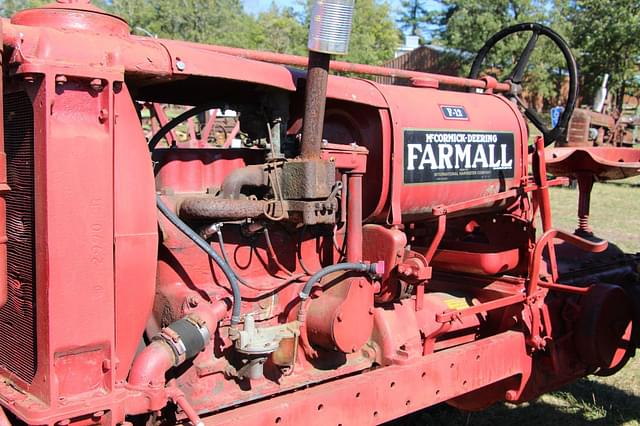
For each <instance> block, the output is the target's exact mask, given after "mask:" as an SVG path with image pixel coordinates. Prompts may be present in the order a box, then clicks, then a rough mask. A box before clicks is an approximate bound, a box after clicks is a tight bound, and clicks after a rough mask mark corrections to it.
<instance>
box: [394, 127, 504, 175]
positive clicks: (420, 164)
mask: <svg viewBox="0 0 640 426" xmlns="http://www.w3.org/2000/svg"><path fill="white" fill-rule="evenodd" d="M514 145H515V138H514V135H513V133H509V132H490V131H464V130H459V131H446V130H416V129H406V130H405V131H404V183H405V184H421V183H432V182H451V181H473V180H488V179H500V180H503V179H508V178H513V176H514V152H515V149H514Z"/></svg>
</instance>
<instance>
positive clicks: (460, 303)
mask: <svg viewBox="0 0 640 426" xmlns="http://www.w3.org/2000/svg"><path fill="white" fill-rule="evenodd" d="M444 303H445V305H447V307H448V308H449V309H455V310H456V311H459V310H461V309H465V308H468V307H469V306H471V305H469V303H467V301H466V300H465V299H445V300H444Z"/></svg>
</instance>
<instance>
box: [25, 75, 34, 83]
mask: <svg viewBox="0 0 640 426" xmlns="http://www.w3.org/2000/svg"><path fill="white" fill-rule="evenodd" d="M22 78H23V79H24V81H25V82H27V83H33V82H34V81H36V79H35V77H34V76H33V75H31V74H25V76H24V77H22Z"/></svg>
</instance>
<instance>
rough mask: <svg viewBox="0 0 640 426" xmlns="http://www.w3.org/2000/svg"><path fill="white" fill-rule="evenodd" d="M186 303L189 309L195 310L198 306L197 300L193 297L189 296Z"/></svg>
mask: <svg viewBox="0 0 640 426" xmlns="http://www.w3.org/2000/svg"><path fill="white" fill-rule="evenodd" d="M187 303H189V307H191V308H195V307H197V306H198V299H197V298H196V297H195V296H190V297H189V299H188V300H187Z"/></svg>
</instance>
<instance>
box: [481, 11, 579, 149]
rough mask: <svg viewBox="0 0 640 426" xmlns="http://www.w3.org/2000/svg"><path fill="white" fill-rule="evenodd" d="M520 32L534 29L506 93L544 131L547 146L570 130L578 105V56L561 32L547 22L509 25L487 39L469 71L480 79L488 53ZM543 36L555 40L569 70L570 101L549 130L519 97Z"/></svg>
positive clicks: (510, 78) (568, 100) (568, 99)
mask: <svg viewBox="0 0 640 426" xmlns="http://www.w3.org/2000/svg"><path fill="white" fill-rule="evenodd" d="M520 32H531V33H532V34H531V38H529V41H528V42H527V46H526V47H525V48H524V50H523V51H522V53H521V54H520V57H519V58H518V62H517V63H516V66H515V68H514V69H513V70H512V71H511V73H510V74H509V75H508V76H507V78H506V81H508V82H509V83H511V91H510V92H509V93H508V94H507V96H509V97H512V98H514V99H515V100H516V102H517V103H518V105H519V106H520V107H521V108H523V109H524V115H525V116H526V117H527V118H528V119H529V120H530V121H531V123H533V125H534V126H535V127H536V128H537V129H538V130H540V132H542V135H543V136H544V146H548V145H550V144H552V143H553V142H555V141H556V140H557V139H558V138H559V137H560V136H561V135H562V134H563V133H564V132H565V130H566V129H567V125H568V124H569V120H570V119H571V114H573V110H574V109H575V107H576V101H577V99H578V66H577V65H576V59H575V58H574V57H573V54H572V53H571V49H570V48H569V45H568V44H567V42H566V41H564V39H563V38H562V37H560V35H559V34H558V33H556V32H555V31H553V30H552V29H551V28H549V27H545V26H544V25H540V24H535V23H525V24H516V25H513V26H511V27H507V28H505V29H503V30H501V31H498V32H497V33H495V34H494V35H493V36H492V37H491V38H490V39H489V40H487V42H486V43H485V44H484V46H482V49H480V51H479V52H478V55H477V56H476V58H475V59H474V61H473V65H472V66H471V72H470V73H469V77H470V78H478V76H479V74H480V70H481V66H482V63H483V62H484V60H485V58H486V57H487V53H489V51H490V50H491V49H492V48H493V47H494V46H495V45H496V44H497V43H498V42H499V41H500V40H502V39H504V38H506V37H507V36H509V35H511V34H514V33H520ZM541 35H543V36H546V37H548V38H550V39H551V41H553V43H554V44H555V45H556V46H557V47H558V49H560V51H561V52H562V55H563V56H564V59H565V62H566V65H567V69H568V71H569V96H568V97H567V103H566V104H565V106H564V111H563V113H562V115H561V116H560V120H558V124H556V126H555V127H554V128H552V129H549V128H548V127H547V126H546V125H545V124H544V122H543V121H542V119H541V118H540V116H539V115H538V114H537V113H536V111H535V110H534V109H533V108H531V107H527V106H525V105H524V102H523V101H522V100H521V99H520V97H519V96H518V95H520V94H521V93H522V81H523V79H524V74H525V71H526V69H527V65H528V64H529V59H530V57H531V53H532V52H533V49H535V47H536V43H537V42H538V38H539V37H540V36H541ZM531 152H533V147H532V146H530V147H529V153H531Z"/></svg>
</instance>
